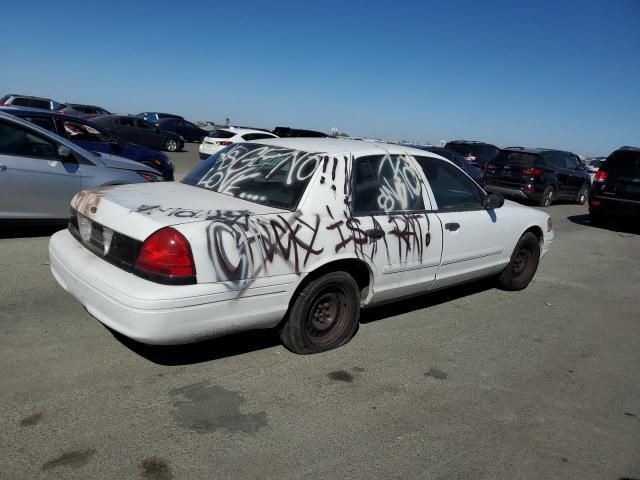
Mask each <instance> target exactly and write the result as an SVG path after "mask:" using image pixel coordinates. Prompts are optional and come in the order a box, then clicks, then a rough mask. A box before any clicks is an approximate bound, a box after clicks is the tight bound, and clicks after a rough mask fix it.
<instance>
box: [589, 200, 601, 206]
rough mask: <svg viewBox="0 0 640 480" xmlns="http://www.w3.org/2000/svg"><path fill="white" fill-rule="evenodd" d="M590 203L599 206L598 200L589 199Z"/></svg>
mask: <svg viewBox="0 0 640 480" xmlns="http://www.w3.org/2000/svg"><path fill="white" fill-rule="evenodd" d="M591 205H593V206H594V207H599V206H600V200H591Z"/></svg>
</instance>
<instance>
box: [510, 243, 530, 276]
mask: <svg viewBox="0 0 640 480" xmlns="http://www.w3.org/2000/svg"><path fill="white" fill-rule="evenodd" d="M532 260H533V250H532V249H531V247H528V246H524V247H521V248H520V250H518V251H517V252H516V254H515V255H514V256H513V260H512V261H511V271H512V272H513V274H514V275H515V276H516V277H518V276H520V275H522V274H523V273H526V272H527V270H529V269H530V267H531V265H532V264H533V261H532Z"/></svg>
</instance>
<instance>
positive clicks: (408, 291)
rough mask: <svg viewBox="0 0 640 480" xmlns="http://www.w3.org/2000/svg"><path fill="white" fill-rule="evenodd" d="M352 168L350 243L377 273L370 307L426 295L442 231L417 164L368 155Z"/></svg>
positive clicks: (402, 158) (396, 157)
mask: <svg viewBox="0 0 640 480" xmlns="http://www.w3.org/2000/svg"><path fill="white" fill-rule="evenodd" d="M352 168H353V172H352V188H353V191H352V203H351V215H352V218H351V219H350V221H351V222H352V225H353V226H354V227H356V228H354V231H357V232H359V235H357V236H356V237H354V239H355V240H357V241H358V242H359V244H358V248H359V250H360V253H361V255H362V256H363V257H366V258H367V259H369V260H370V261H371V262H372V264H373V266H374V268H375V270H376V271H377V273H378V276H377V280H376V281H375V282H374V283H373V292H372V297H371V300H370V303H378V302H383V301H386V300H389V299H392V298H397V297H401V296H405V295H407V296H408V295H414V294H417V293H421V292H426V291H427V289H428V288H429V286H430V285H431V283H432V282H433V281H434V279H435V275H436V271H437V269H438V265H439V264H440V256H441V251H442V230H441V227H440V221H439V220H438V218H437V217H436V216H435V215H434V214H433V213H429V210H430V209H431V208H430V205H429V199H428V197H427V196H426V192H425V188H424V184H423V182H422V179H421V176H420V175H419V174H418V172H417V171H416V166H415V163H414V162H412V160H411V157H409V156H405V155H391V154H385V155H370V156H363V157H359V158H356V159H354V161H353V165H352Z"/></svg>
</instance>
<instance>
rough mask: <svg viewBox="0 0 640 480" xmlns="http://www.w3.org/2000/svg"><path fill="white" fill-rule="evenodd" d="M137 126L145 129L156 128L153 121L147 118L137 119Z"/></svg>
mask: <svg viewBox="0 0 640 480" xmlns="http://www.w3.org/2000/svg"><path fill="white" fill-rule="evenodd" d="M136 127H138V128H143V129H145V130H155V128H156V126H155V125H154V124H153V123H151V122H147V121H146V120H136Z"/></svg>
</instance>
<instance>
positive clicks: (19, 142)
mask: <svg viewBox="0 0 640 480" xmlns="http://www.w3.org/2000/svg"><path fill="white" fill-rule="evenodd" d="M0 154H5V155H17V156H21V157H30V158H42V159H44V160H55V159H57V158H58V154H57V149H56V144H55V142H53V141H51V140H47V139H45V138H43V137H41V136H40V135H37V134H36V133H34V132H31V131H29V130H27V129H26V128H23V127H22V126H20V125H15V124H12V123H9V122H3V121H0Z"/></svg>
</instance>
